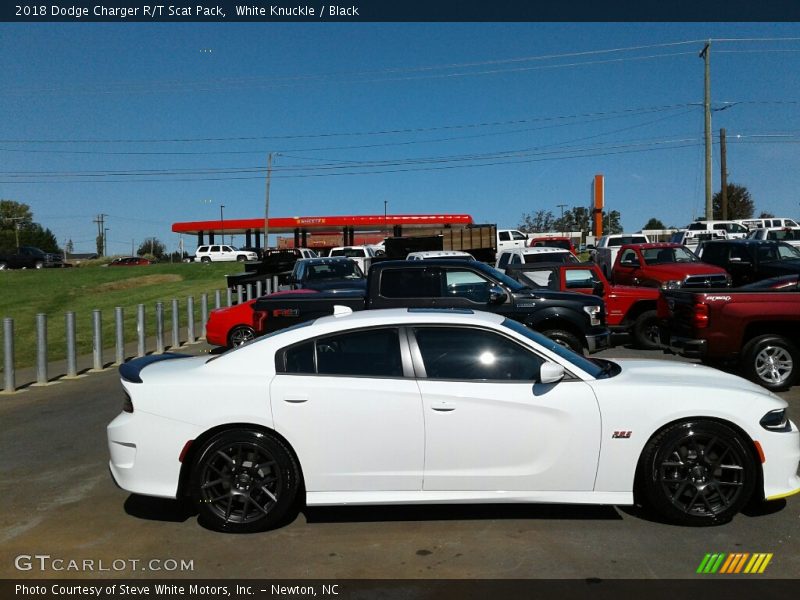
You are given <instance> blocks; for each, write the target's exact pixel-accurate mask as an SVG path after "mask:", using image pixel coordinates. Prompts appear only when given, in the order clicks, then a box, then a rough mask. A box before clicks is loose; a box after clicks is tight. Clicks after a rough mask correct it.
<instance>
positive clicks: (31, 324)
mask: <svg viewBox="0 0 800 600" xmlns="http://www.w3.org/2000/svg"><path fill="white" fill-rule="evenodd" d="M243 270H244V267H243V266H242V265H241V264H239V263H212V264H200V263H175V264H161V265H149V266H139V267H99V266H91V267H79V268H72V269H42V270H39V271H36V270H14V271H11V270H7V271H0V317H3V318H4V317H11V318H13V319H14V345H15V348H14V350H15V355H16V360H15V364H16V366H17V368H21V367H28V366H32V365H33V364H34V362H35V360H36V358H35V357H36V314H37V313H45V314H46V315H47V333H48V336H47V341H48V344H47V345H48V359H49V360H58V359H63V358H64V357H65V356H66V331H65V317H64V314H65V313H66V312H68V311H73V312H74V313H75V321H76V330H77V346H78V354H79V355H80V354H87V353H91V351H92V311H93V310H94V309H99V310H101V311H102V323H103V325H102V333H103V347H104V348H113V347H114V343H115V342H114V340H115V329H114V327H115V326H114V307H117V306H121V307H122V308H123V309H124V322H125V342H126V343H129V342H134V341H135V340H136V339H137V335H136V310H137V305H139V304H144V305H145V323H146V330H147V335H148V337H149V336H154V335H155V306H156V302H163V303H164V332H165V333H164V340H165V343H166V344H167V345H169V344H170V343H171V340H172V299H173V298H177V299H178V301H179V310H178V313H179V316H180V322H181V340H182V341H185V340H186V323H187V319H186V317H187V314H186V299H187V298H188V297H189V296H193V297H194V303H195V309H194V314H195V321H196V323H197V325H196V328H195V329H196V335H200V296H201V295H202V294H204V293H207V294H208V306H209V310H211V309H213V308H214V291H215V290H222V299H221V301H222V305H223V306H225V305H226V294H225V275H226V274H231V273H240V272H242V271H243ZM0 330H2V324H0ZM0 335H2V334H1V333H0ZM151 349H152V348H148V350H151ZM2 352H3V347H2V344H0V354H2ZM104 359H105V360H113V354H111V353H109V352H106V353H105V355H104ZM2 368H3V362H2V361H0V370H2Z"/></svg>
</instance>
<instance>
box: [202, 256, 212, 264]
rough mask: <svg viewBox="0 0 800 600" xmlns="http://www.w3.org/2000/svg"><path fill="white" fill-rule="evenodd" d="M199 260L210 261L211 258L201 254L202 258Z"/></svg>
mask: <svg viewBox="0 0 800 600" xmlns="http://www.w3.org/2000/svg"><path fill="white" fill-rule="evenodd" d="M200 262H203V263H210V262H211V258H210V257H208V256H203V257H202V258H200Z"/></svg>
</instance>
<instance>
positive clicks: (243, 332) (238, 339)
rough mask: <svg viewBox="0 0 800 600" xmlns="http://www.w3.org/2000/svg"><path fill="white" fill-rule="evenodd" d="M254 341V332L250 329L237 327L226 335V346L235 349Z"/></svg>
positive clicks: (242, 326) (245, 326) (244, 326)
mask: <svg viewBox="0 0 800 600" xmlns="http://www.w3.org/2000/svg"><path fill="white" fill-rule="evenodd" d="M254 339H256V332H255V330H254V329H253V328H252V327H248V326H247V325H238V326H236V327H234V328H233V329H231V332H230V333H229V334H228V346H230V347H231V348H236V347H237V346H241V345H242V344H246V343H247V342H249V341H250V340H254Z"/></svg>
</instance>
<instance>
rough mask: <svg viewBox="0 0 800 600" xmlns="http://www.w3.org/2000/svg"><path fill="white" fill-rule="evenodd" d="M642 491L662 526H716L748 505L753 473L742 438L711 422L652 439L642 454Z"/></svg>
mask: <svg viewBox="0 0 800 600" xmlns="http://www.w3.org/2000/svg"><path fill="white" fill-rule="evenodd" d="M642 467H643V468H642V471H641V476H642V477H643V481H642V482H641V483H642V484H643V489H644V492H645V494H646V497H647V499H648V500H649V504H650V506H651V507H652V508H654V509H655V510H656V511H657V512H658V513H659V514H660V515H661V516H662V517H664V518H665V519H667V520H668V521H673V522H677V523H680V524H683V525H716V524H719V523H725V522H727V521H730V520H731V519H732V518H733V516H734V515H735V514H736V513H738V512H739V511H740V510H741V509H742V507H743V506H744V505H745V504H746V503H747V501H748V500H749V499H750V496H751V495H752V493H753V490H754V488H755V484H756V479H757V467H756V463H755V459H754V458H753V455H752V453H751V452H750V450H749V449H748V447H747V446H746V442H745V440H743V439H742V436H741V435H740V434H739V433H737V432H736V431H734V430H733V429H731V428H730V427H728V426H727V425H724V424H722V423H718V422H716V421H705V420H699V421H688V422H682V423H677V424H675V425H672V426H671V427H668V428H666V429H665V430H664V431H662V432H660V433H659V434H658V435H656V436H655V437H653V438H652V439H651V440H650V441H649V442H648V443H647V445H646V446H645V449H644V451H643V453H642Z"/></svg>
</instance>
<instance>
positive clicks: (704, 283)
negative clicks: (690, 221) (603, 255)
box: [613, 242, 730, 290]
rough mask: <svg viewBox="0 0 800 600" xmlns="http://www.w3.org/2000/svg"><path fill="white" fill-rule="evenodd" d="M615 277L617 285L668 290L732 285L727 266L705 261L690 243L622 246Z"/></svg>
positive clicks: (616, 264)
mask: <svg viewBox="0 0 800 600" xmlns="http://www.w3.org/2000/svg"><path fill="white" fill-rule="evenodd" d="M613 279H614V283H617V284H623V285H641V286H646V287H655V288H661V289H667V290H669V289H676V288H718V287H726V286H729V285H730V276H729V275H728V273H727V272H726V271H725V269H722V268H720V267H717V266H714V265H709V264H706V263H704V262H701V261H700V259H699V258H697V256H696V255H695V254H694V253H693V252H692V251H691V250H688V249H687V248H686V246H681V245H680V244H672V243H666V242H664V243H651V244H628V245H625V246H622V247H621V248H620V249H619V253H618V254H617V260H616V262H615V263H614V269H613Z"/></svg>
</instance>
